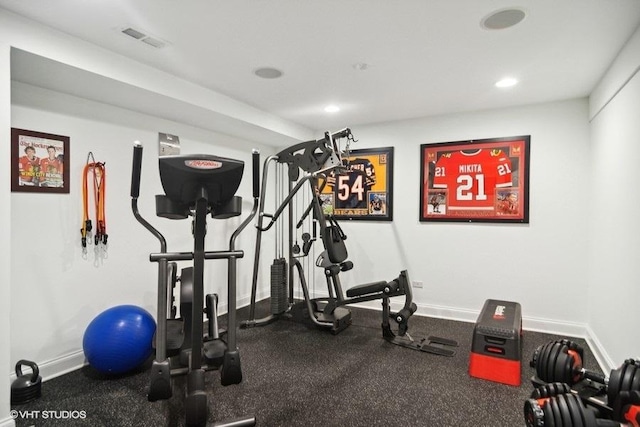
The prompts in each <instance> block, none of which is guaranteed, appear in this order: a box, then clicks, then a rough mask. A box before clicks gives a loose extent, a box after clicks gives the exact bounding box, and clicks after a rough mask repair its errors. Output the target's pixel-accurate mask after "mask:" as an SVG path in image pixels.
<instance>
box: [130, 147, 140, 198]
mask: <svg viewBox="0 0 640 427" xmlns="http://www.w3.org/2000/svg"><path fill="white" fill-rule="evenodd" d="M141 173H142V143H141V142H140V141H135V142H134V143H133V167H132V168H131V197H133V198H135V199H137V198H138V196H139V195H140V175H141Z"/></svg>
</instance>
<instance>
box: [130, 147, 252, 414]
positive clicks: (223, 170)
mask: <svg viewBox="0 0 640 427" xmlns="http://www.w3.org/2000/svg"><path fill="white" fill-rule="evenodd" d="M159 168H160V179H161V182H162V186H163V189H164V192H165V194H164V195H157V196H156V214H157V215H158V216H160V217H164V218H169V219H176V220H177V219H186V218H188V217H193V220H192V221H193V222H192V232H193V239H194V248H193V252H167V243H166V240H165V238H164V236H163V235H162V234H161V233H160V232H159V231H158V230H157V229H156V228H154V227H153V226H152V225H151V224H150V223H149V222H147V221H146V220H145V219H144V218H143V217H142V216H141V215H140V212H139V211H138V196H139V193H140V175H141V170H142V145H141V144H140V143H139V142H136V143H135V144H134V148H133V169H132V177H131V209H132V211H133V214H134V216H135V218H136V219H137V220H138V222H140V223H141V224H142V225H143V226H144V227H145V228H146V229H147V230H149V232H151V233H152V234H153V235H154V236H155V237H156V238H157V239H158V241H159V242H160V252H159V253H152V254H150V256H149V259H150V261H151V262H157V263H158V307H157V319H156V321H157V328H156V335H155V347H156V354H155V360H154V361H153V366H152V368H151V382H150V386H149V392H148V399H149V401H152V402H153V401H156V400H163V399H169V398H170V397H171V396H172V390H171V377H172V376H175V375H183V374H186V375H187V390H186V395H185V414H186V424H187V425H198V426H202V425H205V424H206V421H207V394H206V391H205V378H204V374H205V371H206V370H210V369H218V368H219V369H220V380H221V384H222V385H223V386H227V385H231V384H239V383H240V382H241V381H242V369H241V365H240V354H239V351H238V348H237V344H236V323H237V322H236V278H237V276H236V261H237V259H238V258H242V257H243V256H244V252H243V251H242V250H236V249H235V241H236V239H237V237H238V236H239V234H240V233H241V232H242V230H244V228H245V227H246V226H247V225H248V224H249V223H250V222H251V220H252V219H253V217H254V216H255V214H256V212H257V207H258V196H259V182H258V180H259V168H260V154H259V152H258V151H255V150H254V151H253V199H254V203H253V209H252V211H251V213H250V214H249V216H248V217H247V218H246V219H245V220H244V221H243V222H242V224H240V226H239V227H238V228H237V229H236V230H235V231H234V233H233V234H232V236H231V239H230V242H229V250H227V251H205V235H206V222H207V215H208V214H211V217H212V218H215V219H226V218H231V217H234V216H239V215H241V213H242V198H241V197H239V196H235V193H236V191H237V190H238V187H239V186H240V182H241V180H242V175H243V170H244V162H242V161H239V160H234V159H228V158H223V157H217V156H212V155H206V154H198V155H172V156H165V157H160V159H159ZM206 259H226V260H227V261H228V329H227V339H226V343H225V342H224V341H222V340H220V338H219V333H218V329H217V296H216V295H215V294H212V295H207V296H206V300H207V306H206V308H205V307H204V302H205V296H204V287H203V280H204V261H205V260H206ZM170 261H172V263H171V264H170ZM174 261H193V266H192V267H188V268H185V269H183V270H182V274H181V304H180V305H181V311H182V312H181V313H180V315H181V317H180V318H175V315H176V310H175V307H173V303H172V301H171V300H172V297H170V296H171V295H172V292H173V287H174V285H175V280H176V275H175V271H176V267H175V263H174ZM203 309H204V311H205V312H206V313H207V317H208V319H209V325H208V334H207V335H206V336H205V335H204V322H203ZM169 352H173V353H176V352H177V354H176V355H175V356H174V357H168V354H169ZM255 422H256V420H255V417H253V416H251V417H246V418H240V419H235V420H229V421H227V422H221V423H216V424H215V425H216V426H253V425H255Z"/></svg>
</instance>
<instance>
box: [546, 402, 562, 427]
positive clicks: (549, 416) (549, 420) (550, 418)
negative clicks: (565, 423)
mask: <svg viewBox="0 0 640 427" xmlns="http://www.w3.org/2000/svg"><path fill="white" fill-rule="evenodd" d="M555 406H556V405H555V404H553V403H552V401H551V400H548V401H547V402H546V404H545V405H544V407H543V408H542V411H543V412H544V426H545V427H561V426H560V425H558V424H556V420H555V417H556V415H555V413H554V407H555Z"/></svg>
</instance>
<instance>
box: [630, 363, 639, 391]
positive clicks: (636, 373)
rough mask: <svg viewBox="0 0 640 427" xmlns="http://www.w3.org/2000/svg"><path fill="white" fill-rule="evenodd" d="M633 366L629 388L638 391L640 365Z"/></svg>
mask: <svg viewBox="0 0 640 427" xmlns="http://www.w3.org/2000/svg"><path fill="white" fill-rule="evenodd" d="M633 366H634V368H635V369H634V374H633V381H631V390H632V391H634V390H635V391H640V367H638V365H633Z"/></svg>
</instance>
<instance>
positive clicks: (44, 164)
mask: <svg viewBox="0 0 640 427" xmlns="http://www.w3.org/2000/svg"><path fill="white" fill-rule="evenodd" d="M69 154H70V152H69V137H68V136H62V135H54V134H50V133H44V132H37V131H32V130H26V129H17V128H11V191H12V192H27V193H69Z"/></svg>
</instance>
